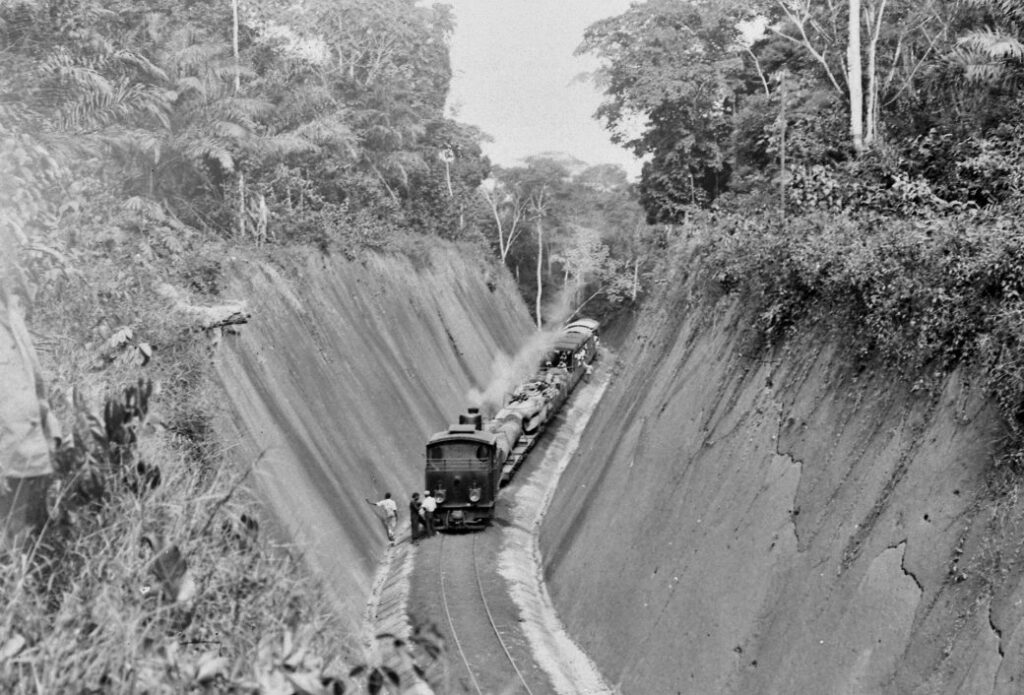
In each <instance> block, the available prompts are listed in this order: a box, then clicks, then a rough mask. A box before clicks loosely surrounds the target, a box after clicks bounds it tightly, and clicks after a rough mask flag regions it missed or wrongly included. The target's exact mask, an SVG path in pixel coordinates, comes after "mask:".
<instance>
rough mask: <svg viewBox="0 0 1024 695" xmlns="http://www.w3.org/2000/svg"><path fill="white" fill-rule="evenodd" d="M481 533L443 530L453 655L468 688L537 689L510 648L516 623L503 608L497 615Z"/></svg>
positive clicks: (443, 581) (442, 581)
mask: <svg viewBox="0 0 1024 695" xmlns="http://www.w3.org/2000/svg"><path fill="white" fill-rule="evenodd" d="M478 536H479V534H476V533H474V534H471V535H470V536H469V538H466V537H462V538H458V539H456V538H448V537H447V536H446V535H445V534H440V537H439V539H438V541H439V548H438V555H439V557H438V560H439V561H438V581H439V585H440V592H439V593H440V599H441V607H442V610H443V613H444V619H445V620H446V621H447V627H448V631H449V636H450V638H451V655H452V659H453V661H454V660H455V659H458V661H460V662H461V666H462V667H463V668H464V669H465V671H466V673H467V674H468V675H467V681H466V682H465V686H466V688H467V689H468V692H471V693H476V694H477V695H485V694H487V693H497V692H501V693H503V694H508V695H511V694H512V693H526V695H533V694H534V691H533V690H531V689H530V684H529V682H528V679H527V677H526V676H525V675H524V674H523V671H522V670H521V669H520V665H519V664H517V663H516V660H515V658H514V657H513V650H512V649H511V648H510V646H511V645H510V643H509V639H508V638H509V637H510V636H511V635H512V634H513V629H510V627H509V626H508V624H507V623H505V624H503V623H502V622H501V618H500V614H499V617H498V618H496V614H497V611H494V610H492V606H491V604H490V603H489V602H488V600H487V590H486V589H485V583H484V579H483V578H482V576H481V573H480V565H479V553H478V548H477V537H478ZM467 541H468V542H467ZM467 556H468V557H467ZM515 630H518V628H515ZM503 632H504V634H503ZM456 655H458V656H457V657H456Z"/></svg>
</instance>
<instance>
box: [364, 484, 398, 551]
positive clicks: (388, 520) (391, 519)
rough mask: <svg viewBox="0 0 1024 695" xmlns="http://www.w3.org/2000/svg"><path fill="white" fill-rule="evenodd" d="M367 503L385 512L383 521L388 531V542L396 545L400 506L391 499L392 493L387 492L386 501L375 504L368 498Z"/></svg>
mask: <svg viewBox="0 0 1024 695" xmlns="http://www.w3.org/2000/svg"><path fill="white" fill-rule="evenodd" d="M366 503H367V504H369V505H372V506H374V507H377V509H380V510H381V512H383V514H384V516H383V517H381V521H383V522H384V530H385V531H387V534H388V540H389V541H391V542H392V543H394V542H395V530H396V529H397V528H398V505H397V504H395V501H394V500H393V499H391V493H390V492H385V493H384V499H382V500H381V501H379V502H374V501H372V500H371V499H370V498H369V497H367V498H366Z"/></svg>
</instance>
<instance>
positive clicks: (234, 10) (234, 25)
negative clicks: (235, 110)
mask: <svg viewBox="0 0 1024 695" xmlns="http://www.w3.org/2000/svg"><path fill="white" fill-rule="evenodd" d="M231 20H232V21H231V47H232V48H233V49H234V53H235V94H236V95H237V94H238V90H239V89H241V87H242V78H241V71H240V70H239V69H238V0H232V1H231Z"/></svg>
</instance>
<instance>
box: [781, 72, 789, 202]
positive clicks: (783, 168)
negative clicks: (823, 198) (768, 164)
mask: <svg viewBox="0 0 1024 695" xmlns="http://www.w3.org/2000/svg"><path fill="white" fill-rule="evenodd" d="M779 92H780V95H781V101H782V104H781V106H780V107H779V214H781V215H782V220H783V221H785V219H786V125H787V124H786V118H788V116H786V75H785V74H783V76H782V86H781V88H780V90H779Z"/></svg>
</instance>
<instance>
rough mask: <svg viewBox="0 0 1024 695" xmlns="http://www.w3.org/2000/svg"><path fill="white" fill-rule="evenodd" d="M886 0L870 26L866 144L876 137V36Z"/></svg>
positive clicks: (879, 33)
mask: <svg viewBox="0 0 1024 695" xmlns="http://www.w3.org/2000/svg"><path fill="white" fill-rule="evenodd" d="M885 3H886V0H882V1H881V2H880V3H879V5H878V8H877V9H876V10H875V11H874V13H873V15H872V16H873V19H874V26H873V27H872V28H871V41H870V42H869V43H868V66H867V67H868V104H867V113H866V114H865V116H866V118H865V120H866V121H867V122H866V124H865V128H864V145H865V146H868V145H870V144H871V143H873V142H874V141H875V138H877V137H878V111H879V107H878V75H877V73H878V37H879V36H880V35H881V33H882V16H883V15H884V14H885Z"/></svg>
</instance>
